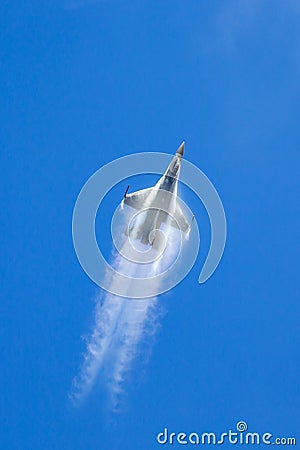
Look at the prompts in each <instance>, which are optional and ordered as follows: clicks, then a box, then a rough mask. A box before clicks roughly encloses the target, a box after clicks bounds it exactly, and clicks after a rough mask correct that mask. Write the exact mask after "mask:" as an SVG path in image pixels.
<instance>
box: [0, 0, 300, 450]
mask: <svg viewBox="0 0 300 450" xmlns="http://www.w3.org/2000/svg"><path fill="white" fill-rule="evenodd" d="M0 36H1V39H0V42H1V44H0V64H1V66H0V85H1V106H0V108H1V122H0V138H1V172H2V176H1V191H0V195H1V223H0V233H1V262H0V264H1V303H0V309H1V328H0V342H1V353H2V356H1V371H0V382H1V385H0V386H1V399H0V410H1V422H0V423H1V431H0V447H1V449H20V450H27V449H28V450H29V449H30V450H38V449H43V450H46V449H51V450H53V449H58V450H62V449H70V450H79V449H80V450H81V449H82V450H87V449H88V450H90V449H91V450H94V449H95V450H96V449H97V450H98V449H101V450H108V449H117V450H118V449H122V450H127V449H128V450H131V449H133V450H150V449H152V448H153V449H155V448H159V446H158V444H156V440H155V437H156V434H157V433H158V432H159V431H161V430H162V429H163V427H165V426H168V428H169V429H170V430H174V431H176V432H179V431H187V432H190V431H210V430H212V431H213V430H216V431H220V432H221V431H226V430H228V429H229V428H234V426H235V424H236V422H237V421H238V420H246V421H247V422H248V424H249V428H251V430H252V431H253V430H254V431H261V432H264V431H270V432H272V433H273V434H274V435H278V436H293V435H295V436H296V437H298V439H300V435H299V430H300V414H299V401H300V391H299V347H300V342H299V336H300V330H299V310H300V307H299V263H298V255H299V228H300V223H299V218H300V216H299V162H300V154H299V142H300V127H299V111H300V83H299V80H300V57H299V55H300V7H299V4H298V2H297V1H292V0H287V1H277V0H274V1H271V0H270V1H267V0H265V1H260V2H259V1H254V0H253V1H248V0H247V1H246V0H244V1H233V0H222V1H199V0H185V1H183V0H181V1H179V0H165V1H161V2H153V1H149V0H132V1H125V0H107V1H88V0H87V1H85V0H82V1H81V0H78V1H77V0H74V1H73V0H72V1H71V0H70V1H69V0H53V1H48V0H47V1H46V0H31V1H27V2H26V1H25V2H20V1H16V0H11V1H9V2H8V1H4V2H1V5H0ZM183 139H185V140H186V156H187V158H188V159H189V160H190V161H192V162H193V163H195V164H196V165H197V166H199V167H200V168H201V169H202V170H203V171H204V172H205V173H206V174H207V176H208V177H209V178H210V179H211V180H212V181H213V183H214V184H215V186H216V188H217V189H218V191H219V194H220V196H221V198H222V200H223V204H224V207H225V210H226V215H227V221H228V241H227V246H226V250H225V254H224V257H223V259H222V262H221V264H220V266H219V268H218V269H217V271H216V273H215V274H214V275H213V277H212V278H211V279H210V280H209V281H208V282H207V283H206V284H205V285H202V286H200V285H198V284H197V278H198V273H199V271H200V268H201V267H202V265H203V261H204V259H205V256H206V251H207V248H208V245H209V239H210V236H209V223H208V219H207V216H206V213H205V211H204V210H203V207H202V205H201V204H200V203H199V202H198V201H197V199H196V198H194V197H193V196H192V195H191V194H189V193H188V192H186V195H185V196H184V200H186V201H187V202H188V204H189V206H190V207H191V209H192V210H193V211H194V212H195V214H196V216H197V220H198V223H199V226H200V229H201V234H202V237H203V242H202V248H201V251H200V254H199V258H198V260H197V262H196V265H195V266H194V268H193V270H192V271H191V273H190V274H189V276H188V277H187V278H186V279H185V280H184V281H183V282H182V283H181V284H180V285H179V286H178V287H176V288H175V289H174V290H173V291H172V293H169V294H167V295H165V296H163V297H162V299H161V301H162V303H163V304H164V307H165V309H166V310H167V314H166V316H165V317H164V319H163V320H162V328H161V331H160V333H159V334H158V335H157V338H156V342H155V345H154V347H153V352H152V355H151V358H150V360H149V363H148V365H147V367H146V370H145V371H144V373H143V374H141V373H140V371H141V370H140V367H139V364H138V363H137V364H136V366H135V367H134V370H133V373H132V376H131V380H130V381H129V382H128V383H127V387H126V389H127V391H128V392H127V400H126V404H127V408H126V410H125V411H124V412H123V413H121V414H119V415H117V416H115V417H113V419H112V420H110V419H108V418H107V415H106V413H105V408H104V406H103V405H104V403H103V399H102V397H101V392H100V390H99V389H97V388H96V389H95V391H94V392H93V394H92V395H91V396H90V398H89V399H88V400H87V402H86V403H85V404H84V405H83V406H82V408H80V409H78V410H74V409H72V406H71V405H70V403H69V401H68V394H69V393H70V389H71V383H72V379H73V377H74V376H75V375H76V374H77V372H78V367H79V365H80V362H81V358H82V352H83V351H84V342H83V340H82V339H81V336H82V335H86V334H88V333H89V331H90V329H91V321H92V314H93V302H92V297H93V296H94V294H95V291H96V286H95V285H94V284H93V283H92V281H90V280H89V278H88V277H87V276H86V275H85V274H84V272H83V271H82V269H81V267H80V265H79V263H78V261H77V259H76V255H75V252H74V249H73V245H72V237H71V219H72V211H73V207H74V203H75V200H76V197H77V195H78V193H79V191H80V189H81V187H82V185H83V183H84V182H85V181H86V180H87V179H88V177H89V176H90V175H91V174H92V173H93V172H95V170H97V169H98V168H99V167H100V166H102V165H103V164H105V163H107V162H109V161H110V160H112V159H114V158H116V157H120V156H123V155H125V154H128V153H134V152H139V151H164V152H169V153H173V152H174V151H175V149H176V147H177V146H178V145H179V144H180V142H181V141H182V140H183ZM138 183H139V186H138ZM142 186H143V180H138V182H137V184H136V187H137V188H139V187H142ZM182 192H184V191H182ZM122 194H123V185H122V186H120V192H118V190H117V189H114V191H113V194H112V204H113V202H115V205H117V203H118V201H119V198H120V196H122ZM107 220H110V218H109V214H107ZM103 245H104V249H106V251H109V248H110V242H109V239H106V240H105V242H104V243H103ZM297 433H298V435H297Z"/></svg>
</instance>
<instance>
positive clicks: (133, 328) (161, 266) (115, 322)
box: [71, 224, 178, 411]
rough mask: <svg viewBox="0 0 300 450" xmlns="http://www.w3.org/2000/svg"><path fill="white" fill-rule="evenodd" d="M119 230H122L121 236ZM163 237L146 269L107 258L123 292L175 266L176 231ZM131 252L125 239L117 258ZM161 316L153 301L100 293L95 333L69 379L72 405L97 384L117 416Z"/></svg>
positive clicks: (165, 228) (115, 258)
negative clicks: (123, 280) (122, 277)
mask: <svg viewBox="0 0 300 450" xmlns="http://www.w3.org/2000/svg"><path fill="white" fill-rule="evenodd" d="M122 228H123V227H122V226H121V228H120V232H122ZM164 233H165V235H166V236H167V247H166V250H165V252H164V253H163V256H162V257H161V258H159V259H157V260H156V261H154V262H152V263H151V264H139V263H138V262H135V263H133V262H131V261H129V260H128V259H127V258H124V257H123V256H122V255H121V254H120V253H115V252H112V265H113V266H114V268H115V269H116V270H117V271H119V272H121V273H124V274H126V275H127V276H128V282H127V283H128V286H127V288H128V291H129V290H130V291H131V292H132V285H131V280H130V277H141V278H142V277H149V276H154V275H156V274H158V273H161V272H162V271H163V270H165V269H166V268H167V267H168V266H169V265H170V264H172V262H173V261H174V259H175V257H176V252H177V251H178V249H177V246H176V243H177V240H178V236H177V235H176V233H177V230H174V229H173V228H172V229H171V227H170V225H169V224H166V225H165V227H164ZM124 236H125V235H124ZM130 248H131V243H130V242H129V240H128V238H124V244H123V248H122V251H121V253H122V254H126V255H130ZM109 281H110V285H111V287H112V288H113V286H114V283H116V280H115V279H114V278H112V279H111V280H109ZM155 282H156V283H157V281H154V283H155ZM161 314H162V308H161V307H160V303H159V300H158V298H157V297H152V298H146V299H132V298H123V297H119V296H116V295H113V294H110V293H106V292H103V291H101V292H100V293H99V295H98V296H97V298H96V306H95V319H94V327H93V330H92V333H91V334H90V336H89V337H88V338H87V346H86V351H85V354H84V360H83V363H82V366H81V369H80V373H79V375H78V376H77V377H76V378H75V379H74V389H73V393H72V395H71V397H72V399H73V401H74V402H75V403H78V402H80V401H81V400H83V399H84V398H85V397H86V396H87V395H88V394H89V393H90V391H91V390H92V388H93V386H94V385H95V384H96V383H97V381H98V380H101V385H102V386H103V385H104V386H105V387H106V390H107V392H108V395H109V399H110V408H111V409H112V410H114V411H117V410H118V408H119V405H120V402H121V400H122V394H123V393H124V390H125V384H126V381H127V380H128V382H129V380H130V377H129V374H130V372H131V371H132V370H133V364H134V361H135V360H136V357H137V356H138V355H140V356H141V357H142V360H143V361H145V360H147V358H148V356H149V353H150V351H151V344H152V341H153V336H154V335H155V333H156V331H157V329H158V328H159V325H160V316H161ZM135 378H136V377H135Z"/></svg>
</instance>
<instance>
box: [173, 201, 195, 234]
mask: <svg viewBox="0 0 300 450" xmlns="http://www.w3.org/2000/svg"><path fill="white" fill-rule="evenodd" d="M173 217H174V220H172V221H171V225H172V226H173V227H174V228H177V229H178V227H179V228H180V230H181V231H184V232H187V231H188V230H189V228H190V225H191V224H190V223H189V222H188V221H187V220H186V218H185V215H184V213H183V211H182V209H181V208H180V206H179V205H178V203H177V205H176V209H175V212H174V213H173Z"/></svg>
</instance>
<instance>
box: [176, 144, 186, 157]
mask: <svg viewBox="0 0 300 450" xmlns="http://www.w3.org/2000/svg"><path fill="white" fill-rule="evenodd" d="M184 145H185V142H184V141H183V143H182V144H181V145H180V146H179V147H178V149H177V150H176V155H178V156H183V153H184Z"/></svg>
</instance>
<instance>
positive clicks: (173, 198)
mask: <svg viewBox="0 0 300 450" xmlns="http://www.w3.org/2000/svg"><path fill="white" fill-rule="evenodd" d="M184 144H185V143H184V142H182V144H181V145H180V146H179V148H178V149H177V151H176V153H175V156H174V157H173V159H172V161H171V163H170V164H169V166H168V168H167V170H166V171H165V173H164V174H163V176H162V177H161V178H160V179H159V180H158V182H157V183H156V185H155V186H152V187H150V188H147V189H142V190H141V191H137V192H133V193H132V194H128V190H129V186H127V189H126V191H125V194H124V199H123V203H124V204H125V205H128V206H130V207H131V208H134V209H136V210H137V211H141V214H139V213H137V215H136V221H133V223H131V224H129V226H128V227H127V228H126V230H125V234H126V235H127V236H131V237H133V238H134V239H137V240H139V241H141V242H142V244H150V245H151V246H153V247H154V248H155V242H156V241H155V240H156V236H157V230H159V229H160V228H161V224H162V223H167V224H170V225H171V226H173V227H175V228H178V229H180V230H181V231H183V232H185V233H188V232H189V230H190V228H191V225H192V221H193V219H194V218H193V219H192V221H191V222H190V223H188V221H187V219H186V217H185V215H184V213H183V211H182V209H181V207H180V206H179V203H178V200H177V187H178V186H177V185H178V177H179V172H180V167H181V162H182V158H183V153H184Z"/></svg>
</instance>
